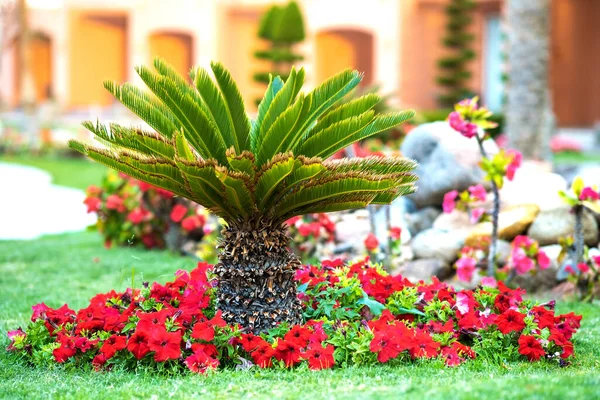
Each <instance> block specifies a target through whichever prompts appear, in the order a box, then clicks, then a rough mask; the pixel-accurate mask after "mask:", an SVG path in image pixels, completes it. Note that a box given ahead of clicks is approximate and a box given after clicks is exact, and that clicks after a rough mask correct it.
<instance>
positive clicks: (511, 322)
mask: <svg viewBox="0 0 600 400" xmlns="http://www.w3.org/2000/svg"><path fill="white" fill-rule="evenodd" d="M524 320H525V314H522V313H520V312H518V311H515V310H507V311H505V312H503V313H502V314H500V315H499V316H498V318H496V325H498V329H499V330H500V332H502V333H503V334H505V335H506V334H507V333H510V332H520V331H522V330H523V329H525V321H524Z"/></svg>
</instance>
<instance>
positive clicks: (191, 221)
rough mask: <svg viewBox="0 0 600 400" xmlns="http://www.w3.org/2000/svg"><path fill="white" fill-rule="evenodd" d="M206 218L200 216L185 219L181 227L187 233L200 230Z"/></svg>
mask: <svg viewBox="0 0 600 400" xmlns="http://www.w3.org/2000/svg"><path fill="white" fill-rule="evenodd" d="M204 222H205V221H204V218H202V217H200V216H198V215H192V216H190V217H187V218H185V219H184V220H183V221H181V227H182V228H183V229H184V230H185V231H187V232H191V231H193V230H195V229H198V228H200V227H201V226H202V225H204Z"/></svg>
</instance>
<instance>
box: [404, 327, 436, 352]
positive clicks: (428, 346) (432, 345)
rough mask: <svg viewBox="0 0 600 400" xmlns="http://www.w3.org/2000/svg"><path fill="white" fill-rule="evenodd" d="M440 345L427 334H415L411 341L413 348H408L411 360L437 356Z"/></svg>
mask: <svg viewBox="0 0 600 400" xmlns="http://www.w3.org/2000/svg"><path fill="white" fill-rule="evenodd" d="M440 347H441V345H440V344H439V343H438V342H436V341H435V340H433V338H432V337H431V336H430V335H429V334H428V333H427V332H423V331H421V332H417V334H416V335H415V338H414V339H413V346H412V347H411V348H410V351H409V352H410V355H411V357H412V358H417V357H422V358H433V357H436V356H437V355H438V352H439V349H440Z"/></svg>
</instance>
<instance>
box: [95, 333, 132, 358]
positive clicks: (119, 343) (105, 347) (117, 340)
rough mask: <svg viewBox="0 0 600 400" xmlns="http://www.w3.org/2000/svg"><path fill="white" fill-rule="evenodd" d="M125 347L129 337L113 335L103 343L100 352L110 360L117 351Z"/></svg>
mask: <svg viewBox="0 0 600 400" xmlns="http://www.w3.org/2000/svg"><path fill="white" fill-rule="evenodd" d="M125 347H127V337H125V336H117V335H112V336H111V337H109V338H108V339H106V341H105V342H104V343H103V344H102V347H101V348H100V352H101V353H102V354H103V355H104V357H105V358H106V359H107V360H109V359H111V358H112V357H113V356H114V355H115V354H116V353H117V351H119V350H123V349H124V348H125Z"/></svg>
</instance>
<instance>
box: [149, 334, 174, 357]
mask: <svg viewBox="0 0 600 400" xmlns="http://www.w3.org/2000/svg"><path fill="white" fill-rule="evenodd" d="M148 347H149V348H150V350H151V351H154V352H155V353H154V361H156V362H163V361H167V360H176V359H178V358H179V356H180V355H181V332H167V331H166V330H165V329H156V330H154V332H153V333H152V337H151V338H150V341H149V342H148Z"/></svg>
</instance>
